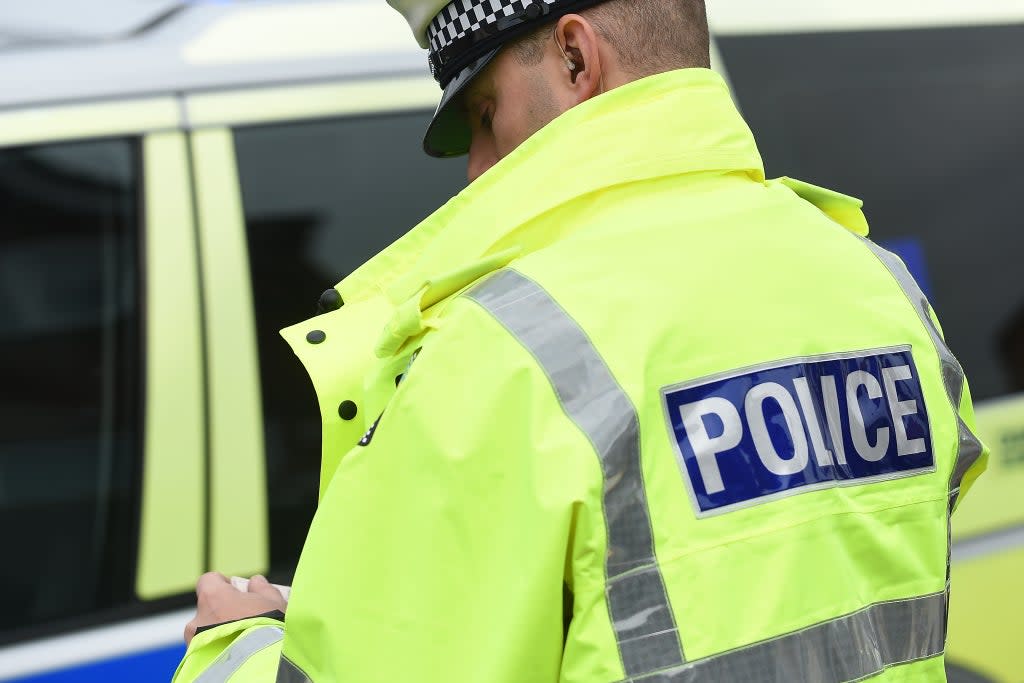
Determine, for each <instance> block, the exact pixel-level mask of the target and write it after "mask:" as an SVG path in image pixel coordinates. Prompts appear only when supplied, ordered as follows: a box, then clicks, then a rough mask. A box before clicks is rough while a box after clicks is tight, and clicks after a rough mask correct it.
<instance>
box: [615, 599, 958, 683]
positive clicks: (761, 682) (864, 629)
mask: <svg viewBox="0 0 1024 683" xmlns="http://www.w3.org/2000/svg"><path fill="white" fill-rule="evenodd" d="M740 618H741V617H740ZM945 618H946V596H945V593H935V594H934V595H926V596H923V597H920V598H911V599H909V600H898V601H894V602H880V603H876V604H873V605H870V606H868V607H866V608H864V609H862V610H859V611H857V612H853V613H851V614H847V615H845V616H842V617H839V618H837V619H832V620H830V621H825V622H822V623H820V624H816V625H814V626H811V627H809V628H805V629H802V630H800V631H795V632H793V633H787V634H786V635H784V636H780V637H778V638H772V639H771V640H766V641H762V642H760V643H755V644H754V645H748V646H746V647H743V648H739V649H736V650H731V651H729V652H723V653H722V654H719V655H714V656H712V657H708V658H706V659H698V660H696V661H693V662H690V663H688V664H685V665H683V666H681V667H676V668H674V669H669V670H667V671H660V672H657V673H654V674H651V675H648V676H640V677H633V678H630V679H628V680H629V681H630V683H641V682H642V683H691V682H693V683H697V682H698V681H700V682H703V681H743V682H744V683H793V681H814V682H815V683H842V682H844V681H854V680H860V679H861V678H865V677H867V676H872V675H874V674H877V673H880V672H881V671H882V670H883V669H885V668H887V667H890V666H895V665H897V664H904V663H907V662H913V661H917V660H921V659H927V658H929V657H934V656H936V655H939V654H941V653H942V650H943V646H944V642H945V626H944V623H945Z"/></svg>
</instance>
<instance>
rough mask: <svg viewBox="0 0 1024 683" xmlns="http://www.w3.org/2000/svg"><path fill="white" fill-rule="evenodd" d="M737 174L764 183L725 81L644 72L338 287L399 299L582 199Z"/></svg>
mask: <svg viewBox="0 0 1024 683" xmlns="http://www.w3.org/2000/svg"><path fill="white" fill-rule="evenodd" d="M638 150H642V151H641V152H639V153H638ZM736 171H740V172H744V173H746V174H747V175H749V176H750V177H751V179H752V180H755V181H756V182H763V181H764V168H763V165H762V162H761V158H760V155H759V154H758V151H757V147H756V145H755V143H754V139H753V136H752V134H751V132H750V130H749V128H748V127H747V125H746V124H745V123H744V121H743V119H742V118H741V117H740V115H739V113H738V112H737V110H736V107H735V105H734V104H733V102H732V98H731V95H730V92H729V88H728V86H727V85H726V83H725V82H724V81H723V80H722V78H721V77H719V76H718V75H717V74H715V73H714V72H713V71H710V70H707V69H683V70H678V71H670V72H667V73H663V74H658V75H656V76H650V77H647V78H643V79H640V80H638V81H634V82H632V83H629V84H627V85H624V86H621V87H619V88H616V89H614V90H611V91H609V92H607V93H605V94H603V95H601V96H599V97H596V98H594V99H592V100H588V101H587V102H585V103H583V104H581V105H579V106H577V107H574V108H572V109H570V110H569V111H567V112H565V113H564V114H562V115H561V116H560V117H558V118H557V119H555V120H554V121H552V122H551V123H550V124H548V125H547V126H545V127H544V128H543V129H541V130H540V131H538V132H537V133H536V134H534V135H533V136H532V137H531V138H530V139H528V140H527V141H526V142H524V143H523V144H522V145H520V146H519V147H518V148H517V149H516V150H515V151H514V152H512V153H511V154H509V155H508V156H507V157H505V158H504V159H502V160H501V161H500V162H499V163H498V164H496V165H495V166H494V167H493V168H491V169H490V170H488V171H487V172H486V173H485V174H484V175H482V176H481V177H480V178H478V179H477V180H476V181H475V182H473V183H471V184H470V185H469V186H468V187H467V188H466V189H464V190H463V191H462V192H460V193H459V194H458V195H456V196H455V197H453V198H452V199H451V200H450V201H448V203H446V204H445V205H444V206H442V207H441V208H440V209H438V210H437V211H435V212H434V213H433V214H432V215H431V216H429V217H428V218H426V219H425V220H424V221H423V222H422V223H420V224H419V225H418V226H416V227H415V228H413V229H412V230H411V231H409V232H408V233H407V234H406V235H404V236H403V237H401V238H400V239H399V240H398V241H396V242H395V243H394V244H392V245H391V246H390V247H388V248H387V249H385V250H384V251H382V252H381V253H380V254H378V255H377V256H375V257H374V258H372V259H371V260H370V261H368V262H367V263H366V264H365V265H363V266H362V267H360V268H359V269H358V270H356V271H355V272H354V273H352V274H351V275H349V276H348V277H347V278H345V279H344V280H343V281H342V282H341V283H340V284H339V285H338V289H339V291H340V292H341V294H342V297H343V298H344V299H345V301H347V302H354V301H359V300H362V299H366V298H369V297H373V296H375V295H379V294H380V293H384V294H386V295H388V298H389V299H390V300H391V301H392V302H393V303H397V302H399V301H403V300H404V299H405V298H407V297H408V296H410V295H411V294H412V293H413V292H415V291H416V290H417V289H419V288H420V287H421V286H422V284H423V283H424V282H427V281H429V280H430V278H431V277H433V276H435V275H436V274H437V273H443V272H448V271H451V270H452V269H453V268H457V267H459V266H461V265H462V264H464V263H466V262H469V261H473V260H477V259H480V258H481V257H484V256H486V255H487V254H488V253H489V250H490V249H491V247H492V246H493V245H495V244H496V243H498V242H499V241H500V240H501V239H502V238H503V237H505V236H506V235H508V234H509V233H510V232H512V231H513V230H515V229H516V228H518V227H519V226H521V225H523V224H524V223H526V222H528V221H530V220H532V219H533V218H536V217H538V216H540V215H541V214H543V213H545V212H548V211H550V210H552V209H554V208H556V207H558V206H561V205H562V204H565V203H566V202H569V201H572V200H573V199H575V198H578V197H581V196H584V195H587V194H589V193H592V192H596V191H599V190H601V189H604V188H608V187H612V186H615V185H620V184H623V183H629V182H636V181H641V180H648V179H652V178H658V177H663V176H670V175H680V174H697V173H704V172H714V173H721V172H736ZM526 239H528V240H529V241H530V243H526V244H522V245H520V246H521V248H522V250H523V251H524V252H529V251H534V250H536V249H539V248H542V247H544V246H547V243H548V242H550V241H553V240H554V238H553V237H545V231H532V232H531V237H529V238H526Z"/></svg>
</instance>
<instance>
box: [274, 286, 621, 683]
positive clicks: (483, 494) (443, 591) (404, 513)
mask: <svg viewBox="0 0 1024 683" xmlns="http://www.w3.org/2000/svg"><path fill="white" fill-rule="evenodd" d="M362 443H364V444H366V445H361V446H357V447H356V448H354V449H353V450H352V451H351V452H349V453H348V454H347V455H346V456H345V457H344V458H343V459H342V461H341V464H340V465H339V468H338V470H337V472H336V474H335V476H334V478H333V479H332V481H331V483H330V485H329V487H328V488H327V491H326V493H325V496H324V499H323V501H322V502H321V505H320V508H319V510H318V511H317V516H316V519H315V520H314V523H313V526H312V528H311V530H310V534H309V536H308V539H307V542H306V546H305V548H304V549H303V556H302V559H301V560H300V564H299V569H298V572H297V574H296V580H295V583H294V586H293V592H292V597H291V600H290V603H289V611H288V629H289V635H288V637H287V638H286V640H285V645H284V654H285V656H286V657H287V658H288V660H289V661H290V662H292V663H294V664H295V665H296V666H297V667H298V668H299V669H301V670H302V671H303V672H304V674H305V675H306V676H307V677H308V678H309V679H310V680H312V681H315V682H318V681H331V682H333V683H343V682H348V681H352V682H361V681H378V680H379V681H408V680H419V681H434V680H438V681H442V680H443V681H492V682H499V681H508V682H509V683H512V682H520V683H521V681H524V680H530V681H539V682H542V681H556V680H558V671H559V667H560V662H561V653H562V643H563V637H564V631H563V590H564V585H565V577H566V567H567V563H568V561H569V560H568V557H569V552H570V550H569V549H570V546H571V544H572V542H573V541H572V535H573V534H574V532H575V530H576V525H575V523H574V520H575V519H576V518H577V516H579V515H580V510H581V508H582V507H585V506H587V505H588V502H587V501H597V502H596V504H597V505H598V506H600V501H601V492H600V486H601V475H600V465H599V463H598V460H597V458H596V455H595V454H594V451H593V449H592V447H591V446H590V444H589V442H588V441H587V440H586V437H585V436H583V435H582V434H581V433H580V432H579V430H578V429H577V428H576V427H575V425H574V424H573V423H572V422H571V421H570V420H569V419H568V418H567V417H566V416H565V414H564V412H563V411H562V410H561V407H560V404H559V402H558V398H557V396H556V394H555V392H554V389H553V388H552V386H551V383H550V381H549V380H548V378H547V376H546V375H545V374H544V372H543V371H542V370H541V369H540V368H539V366H538V365H537V363H536V361H535V360H534V358H533V357H532V356H531V355H530V354H529V353H528V352H527V351H526V350H525V349H524V348H523V347H522V346H520V345H519V343H518V342H517V341H516V339H515V338H513V337H512V336H511V335H510V334H509V333H508V332H507V331H506V330H505V329H504V328H503V327H501V325H499V324H498V323H497V322H496V321H495V320H494V319H493V318H491V317H490V316H489V314H487V313H486V312H485V311H483V309H481V308H479V307H478V306H477V305H476V304H474V303H473V302H471V301H468V300H465V299H456V300H455V301H454V302H453V303H452V304H451V308H450V309H449V311H448V313H447V314H446V317H445V319H444V321H443V327H442V328H441V329H439V330H438V331H436V332H433V333H431V334H430V335H428V337H427V338H426V339H425V341H424V344H423V348H422V350H421V352H420V353H419V354H418V356H417V358H416V360H415V362H414V363H413V364H412V366H411V367H410V368H409V370H408V372H407V373H406V376H405V379H404V380H403V382H402V384H401V385H400V387H399V389H398V391H397V393H396V394H395V396H394V398H393V399H392V400H391V402H390V403H389V405H388V406H387V408H386V409H385V411H384V413H383V415H382V416H381V418H380V420H379V421H378V423H377V426H376V428H375V429H374V430H372V432H371V434H368V435H367V437H366V438H364V439H363V442H362ZM592 551H593V552H594V553H597V556H598V557H601V556H602V553H603V552H604V551H603V548H593V550H592ZM599 566H600V565H599ZM601 578H603V577H594V580H595V581H599V580H601Z"/></svg>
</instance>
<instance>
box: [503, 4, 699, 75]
mask: <svg viewBox="0 0 1024 683" xmlns="http://www.w3.org/2000/svg"><path fill="white" fill-rule="evenodd" d="M580 14H581V15H582V16H584V17H586V18H587V20H589V21H590V23H591V24H593V26H594V28H595V29H596V30H597V32H598V33H600V34H601V37H602V38H604V39H605V40H607V41H608V42H609V43H610V44H611V45H612V46H613V47H614V48H615V50H616V51H617V52H618V54H619V59H620V60H621V62H622V66H623V68H624V69H626V70H627V71H629V72H631V73H632V74H633V75H635V76H637V77H643V76H650V75H653V74H656V73H661V72H663V71H671V70H673V69H684V68H688V67H704V68H709V67H710V66H711V56H710V53H711V45H710V43H711V38H710V35H709V31H708V18H707V9H706V7H705V4H704V0H606V1H605V2H602V3H600V4H598V5H594V6H593V7H590V8H589V9H585V10H583V11H582V12H580ZM551 30H552V29H551V25H550V24H547V25H545V26H544V27H542V28H540V29H538V30H537V31H534V32H533V33H530V34H527V35H526V36H524V37H523V38H520V39H519V40H517V41H515V42H514V43H513V44H512V45H511V46H510V47H511V48H512V50H514V53H515V56H516V59H517V60H518V61H519V62H520V63H521V64H523V65H524V66H529V65H534V64H537V63H539V62H540V60H541V59H542V57H543V49H544V42H545V41H546V40H550V39H551Z"/></svg>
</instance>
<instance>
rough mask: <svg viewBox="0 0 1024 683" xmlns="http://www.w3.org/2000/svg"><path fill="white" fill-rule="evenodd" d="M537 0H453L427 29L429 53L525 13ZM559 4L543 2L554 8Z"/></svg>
mask: <svg viewBox="0 0 1024 683" xmlns="http://www.w3.org/2000/svg"><path fill="white" fill-rule="evenodd" d="M535 1H536V0H453V1H452V2H450V3H448V5H447V6H446V7H445V8H444V9H442V10H441V11H440V12H438V14H437V16H436V17H434V20H433V21H432V22H430V26H428V27H427V39H428V40H429V41H430V49H431V50H432V51H433V52H435V53H437V52H440V51H441V50H443V49H444V48H446V47H448V46H449V45H451V44H452V43H453V42H455V41H456V40H459V39H460V38H462V37H464V36H467V35H469V34H470V33H473V32H474V31H479V30H480V29H481V28H482V27H484V26H486V25H488V24H493V23H495V22H497V21H498V19H500V18H502V17H510V16H512V15H513V14H516V13H517V12H521V11H523V10H525V9H526V6H527V5H531V4H533V3H534V2H535ZM556 1H557V0H543V2H544V4H546V5H553V4H555V2H556Z"/></svg>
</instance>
